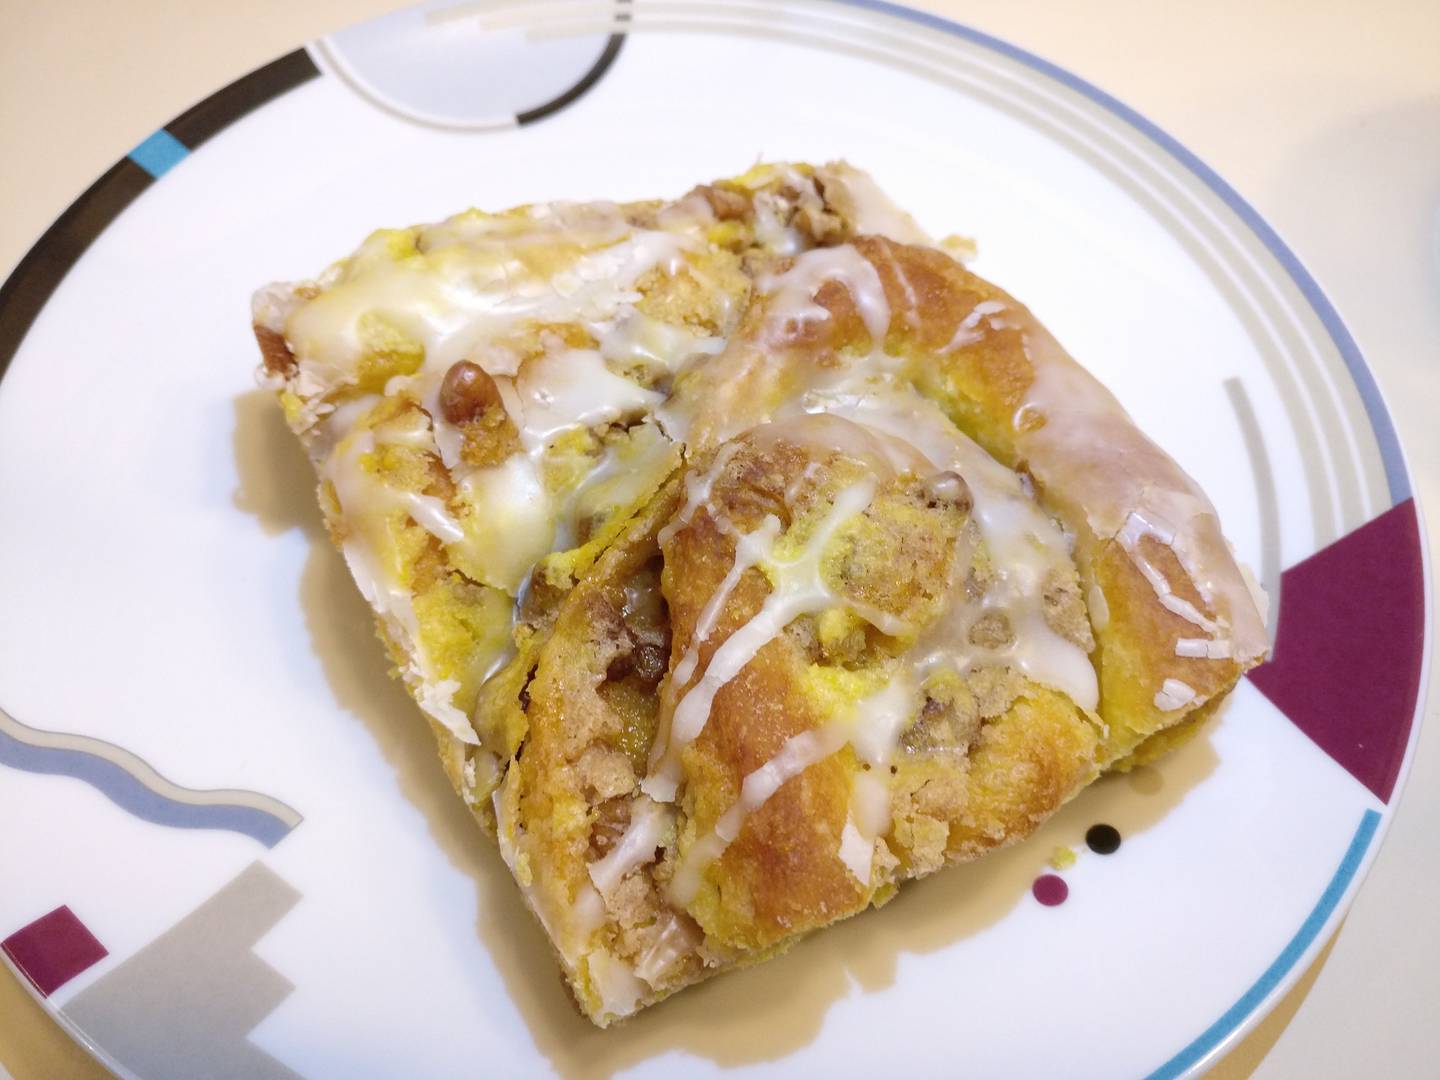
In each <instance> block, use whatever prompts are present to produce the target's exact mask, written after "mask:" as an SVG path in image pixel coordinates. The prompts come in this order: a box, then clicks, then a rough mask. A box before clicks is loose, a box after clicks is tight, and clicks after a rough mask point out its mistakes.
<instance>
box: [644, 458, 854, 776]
mask: <svg viewBox="0 0 1440 1080" xmlns="http://www.w3.org/2000/svg"><path fill="white" fill-rule="evenodd" d="M875 488H876V485H875V481H874V480H870V479H866V480H861V481H859V482H857V483H855V484H853V485H851V486H850V487H848V488H845V489H844V490H843V491H841V492H840V493H839V495H837V496H836V498H835V502H834V504H833V505H832V506H831V508H830V511H829V513H827V514H826V516H825V518H824V520H823V521H821V522H820V524H819V525H818V526H817V527H816V528H815V530H814V532H813V533H812V534H811V536H810V538H809V539H808V541H807V542H806V544H805V546H804V547H803V548H802V549H801V550H800V552H799V553H798V554H797V555H796V556H795V557H794V558H793V559H791V560H788V561H785V562H773V563H771V564H770V569H771V570H772V571H773V579H772V580H773V588H772V590H771V592H770V595H769V596H767V597H766V598H765V602H764V604H762V605H761V607H760V610H759V611H757V612H756V613H755V615H754V616H753V617H752V618H751V619H750V621H749V622H747V623H745V625H743V626H741V627H740V628H739V629H737V630H736V631H735V632H734V633H733V634H731V635H730V636H729V637H728V638H726V639H725V643H724V644H723V645H721V646H720V647H719V648H718V649H716V650H715V652H714V654H713V655H712V656H711V657H710V663H709V665H708V666H707V667H706V669H705V673H704V674H703V675H701V677H700V679H699V680H698V681H697V682H696V683H694V684H693V685H692V686H691V687H690V688H689V689H688V690H687V691H686V692H685V696H684V697H682V698H681V699H680V702H679V704H677V705H676V706H675V711H674V714H673V716H672V717H671V720H670V732H669V737H668V739H667V740H666V745H665V747H664V750H663V752H662V753H661V754H660V755H659V758H658V761H655V762H654V764H653V767H652V769H651V773H650V775H649V776H648V777H646V779H645V781H644V783H643V784H642V788H643V789H644V791H645V792H646V794H648V795H649V796H650V797H651V798H652V799H656V800H658V801H660V802H672V801H674V798H675V790H676V787H677V786H678V784H679V781H680V754H681V753H682V752H683V751H684V749H685V748H686V747H687V746H689V745H690V744H691V743H692V742H694V741H695V739H696V738H697V737H698V736H699V734H700V732H701V731H703V730H704V728H705V724H706V723H707V722H708V721H709V719H710V706H711V704H712V702H713V701H714V700H715V695H716V693H718V692H719V690H720V689H721V687H723V686H724V685H725V684H726V683H728V682H729V681H730V680H731V679H733V678H734V677H735V676H736V675H738V674H739V673H740V671H741V669H742V668H744V667H745V665H746V664H748V663H749V662H750V661H751V660H752V659H754V657H755V655H756V654H757V653H758V652H759V651H760V650H761V649H762V648H764V647H765V646H766V645H767V644H769V642H770V641H772V640H773V639H774V638H776V637H777V636H778V635H779V634H780V633H781V631H783V630H784V629H785V627H787V626H788V625H790V623H791V622H792V621H794V620H795V619H797V618H799V617H800V616H801V615H808V614H814V613H816V612H820V611H824V610H825V609H826V608H827V607H833V606H835V605H837V604H839V603H843V600H842V598H840V597H838V596H836V595H835V593H834V592H832V591H831V590H830V588H829V586H827V585H826V584H825V582H824V579H823V577H822V574H821V561H822V558H823V556H824V553H825V547H826V545H827V544H828V543H829V541H830V539H831V538H832V537H833V536H834V535H835V534H836V533H837V532H838V531H839V530H840V529H841V528H842V527H843V526H844V525H845V524H846V523H847V522H849V521H850V519H851V518H853V517H855V516H856V515H858V514H860V513H862V512H864V510H865V508H866V507H867V506H869V505H870V500H871V499H873V498H874V497H875ZM656 747H657V750H658V749H659V747H660V743H659V742H658V741H657V743H656Z"/></svg>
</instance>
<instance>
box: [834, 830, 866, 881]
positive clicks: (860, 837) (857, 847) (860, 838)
mask: <svg viewBox="0 0 1440 1080" xmlns="http://www.w3.org/2000/svg"><path fill="white" fill-rule="evenodd" d="M836 854H837V855H838V856H839V857H840V861H841V862H843V863H844V864H845V867H846V869H848V870H849V871H850V873H852V874H854V875H855V880H856V881H858V882H860V884H862V885H869V884H870V864H871V862H872V861H873V860H874V858H875V841H874V840H867V839H866V838H865V835H864V834H863V833H862V832H861V831H860V830H859V829H858V828H857V827H856V825H855V819H854V818H853V817H847V818H846V819H845V827H844V828H843V829H842V830H841V831H840V849H839V851H837V852H836Z"/></svg>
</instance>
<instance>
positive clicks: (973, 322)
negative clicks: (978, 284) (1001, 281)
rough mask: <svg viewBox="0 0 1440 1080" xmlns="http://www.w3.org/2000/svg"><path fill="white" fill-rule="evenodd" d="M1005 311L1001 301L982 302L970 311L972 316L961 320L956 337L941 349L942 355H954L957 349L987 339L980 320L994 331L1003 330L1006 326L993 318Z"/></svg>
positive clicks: (956, 329) (969, 315)
mask: <svg viewBox="0 0 1440 1080" xmlns="http://www.w3.org/2000/svg"><path fill="white" fill-rule="evenodd" d="M1004 310H1005V305H1004V304H1002V303H1001V302H1000V301H999V300H982V301H980V303H978V304H976V305H975V306H974V307H973V308H971V309H970V314H968V315H966V316H965V318H963V319H961V320H960V325H959V326H957V327H956V328H955V336H954V337H952V338H951V339H950V340H949V341H948V342H946V344H945V345H944V346H943V347H942V348H941V349H940V352H941V354H942V355H943V354H944V353H952V352H954V351H955V350H956V349H963V348H964V347H965V346H967V345H974V344H975V343H976V342H977V341H980V340H981V339H982V338H984V337H985V333H984V331H982V330H981V329H980V320H981V319H984V320H985V321H986V322H988V323H989V324H990V328H991V329H992V330H999V329H1003V328H1004V327H1005V325H1006V324H1004V323H997V322H996V321H995V319H994V318H993V317H994V316H996V315H999V314H1000V313H1001V312H1002V311H1004Z"/></svg>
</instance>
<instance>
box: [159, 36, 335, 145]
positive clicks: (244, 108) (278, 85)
mask: <svg viewBox="0 0 1440 1080" xmlns="http://www.w3.org/2000/svg"><path fill="white" fill-rule="evenodd" d="M319 74H320V69H319V68H317V67H316V66H315V61H313V60H311V59H310V54H309V53H308V52H306V51H305V50H304V49H296V50H295V51H294V52H292V53H287V54H286V55H285V56H282V57H280V59H278V60H272V61H271V62H270V63H268V64H266V65H265V66H264V67H262V68H256V69H255V70H254V71H252V72H250V74H249V75H245V76H242V77H241V78H239V79H236V80H235V81H234V82H232V83H231V84H230V85H229V86H227V87H225V88H224V89H223V90H217V91H216V92H215V93H213V94H211V95H210V96H209V97H207V98H206V99H205V100H204V101H202V102H200V104H198V105H195V106H193V107H191V108H189V109H186V110H185V111H184V112H183V113H181V114H180V115H179V116H177V117H176V118H175V119H174V120H171V121H170V123H168V124H166V125H165V130H166V131H168V132H170V134H171V135H174V136H175V137H176V138H177V139H179V140H180V141H181V142H182V143H184V144H185V145H186V146H187V147H189V148H190V149H191V150H194V149H195V148H196V147H197V146H199V145H200V144H201V143H203V142H204V141H205V140H206V139H208V138H210V137H211V136H212V135H215V134H216V133H217V132H219V131H222V130H224V129H225V128H226V127H227V126H229V125H230V124H233V123H234V122H235V121H236V120H239V119H240V118H241V117H242V116H244V115H245V114H246V113H248V112H251V111H253V110H255V109H257V108H259V107H260V106H261V105H264V104H265V103H266V102H267V101H270V100H272V99H274V98H277V97H279V96H280V95H281V94H283V93H285V92H286V91H287V90H293V89H294V88H295V87H297V86H300V85H301V84H302V83H306V82H309V81H310V80H311V79H313V78H315V76H317V75H319Z"/></svg>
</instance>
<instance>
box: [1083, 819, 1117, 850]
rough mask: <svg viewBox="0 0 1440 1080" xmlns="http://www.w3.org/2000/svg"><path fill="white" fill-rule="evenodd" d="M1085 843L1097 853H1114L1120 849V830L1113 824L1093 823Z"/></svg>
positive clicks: (1086, 835)
mask: <svg viewBox="0 0 1440 1080" xmlns="http://www.w3.org/2000/svg"><path fill="white" fill-rule="evenodd" d="M1085 843H1086V845H1087V846H1088V847H1089V848H1090V850H1091V851H1093V852H1095V854H1096V855H1113V854H1115V852H1116V851H1118V850H1120V830H1119V829H1117V828H1115V826H1113V825H1091V826H1090V828H1089V830H1088V831H1087V832H1086V833H1085Z"/></svg>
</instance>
